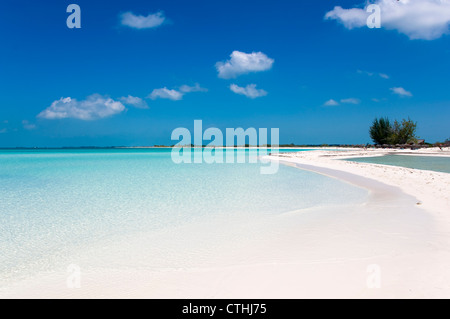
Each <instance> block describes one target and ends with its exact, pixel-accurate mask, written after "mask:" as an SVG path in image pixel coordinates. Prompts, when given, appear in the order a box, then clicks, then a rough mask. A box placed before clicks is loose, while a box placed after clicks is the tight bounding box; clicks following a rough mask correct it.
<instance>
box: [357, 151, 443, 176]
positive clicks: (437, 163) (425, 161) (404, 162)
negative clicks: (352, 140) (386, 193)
mask: <svg viewBox="0 0 450 319" xmlns="http://www.w3.org/2000/svg"><path fill="white" fill-rule="evenodd" d="M351 161H354V162H360V163H373V164H383V165H393V166H401V167H408V168H414V169H422V170H429V171H436V172H444V173H450V158H449V157H437V156H409V155H408V156H406V155H386V156H381V157H366V158H353V159H351Z"/></svg>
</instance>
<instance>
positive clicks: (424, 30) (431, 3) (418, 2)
mask: <svg viewBox="0 0 450 319" xmlns="http://www.w3.org/2000/svg"><path fill="white" fill-rule="evenodd" d="M374 3H375V4H377V5H379V6H380V9H381V26H382V27H383V28H386V29H388V30H397V31H398V32H400V33H403V34H405V35H407V36H408V37H409V38H410V39H412V40H414V39H423V40H434V39H438V38H440V37H442V36H443V35H444V34H448V33H449V31H450V30H449V26H450V0H399V1H393V0H376V1H375V2H374ZM370 14H371V13H368V12H366V10H365V9H360V8H352V9H343V8H342V7H340V6H336V7H335V8H334V9H333V10H331V11H330V12H328V13H327V14H326V15H325V19H332V20H337V21H339V22H340V23H342V24H343V25H344V26H345V27H346V28H347V29H353V28H360V27H365V26H366V24H367V18H368V17H369V16H370Z"/></svg>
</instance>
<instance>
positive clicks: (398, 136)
mask: <svg viewBox="0 0 450 319" xmlns="http://www.w3.org/2000/svg"><path fill="white" fill-rule="evenodd" d="M416 131H417V123H416V122H413V121H411V119H409V118H408V120H402V122H401V123H399V122H398V121H395V122H394V127H393V130H392V136H391V144H409V143H416V142H417V137H416Z"/></svg>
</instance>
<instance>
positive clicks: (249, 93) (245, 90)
mask: <svg viewBox="0 0 450 319" xmlns="http://www.w3.org/2000/svg"><path fill="white" fill-rule="evenodd" d="M230 90H231V91H233V92H234V93H236V94H239V95H244V96H246V97H248V98H250V99H256V98H259V97H263V96H266V95H267V94H268V93H267V91H265V90H261V89H257V88H256V84H249V85H247V86H246V87H240V86H238V85H236V84H231V85H230Z"/></svg>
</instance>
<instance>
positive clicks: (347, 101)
mask: <svg viewBox="0 0 450 319" xmlns="http://www.w3.org/2000/svg"><path fill="white" fill-rule="evenodd" d="M341 103H342V104H360V103H361V100H359V99H356V98H348V99H341V100H340V101H339V102H338V101H336V100H333V99H331V100H328V101H326V102H325V103H324V104H323V105H324V106H338V105H340V104H341Z"/></svg>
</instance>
